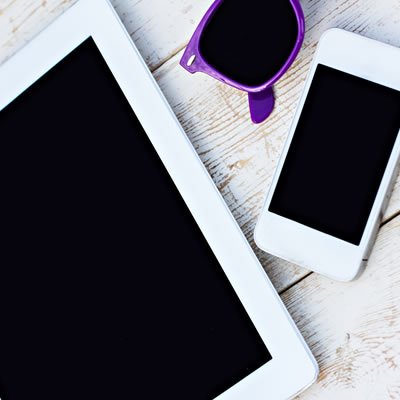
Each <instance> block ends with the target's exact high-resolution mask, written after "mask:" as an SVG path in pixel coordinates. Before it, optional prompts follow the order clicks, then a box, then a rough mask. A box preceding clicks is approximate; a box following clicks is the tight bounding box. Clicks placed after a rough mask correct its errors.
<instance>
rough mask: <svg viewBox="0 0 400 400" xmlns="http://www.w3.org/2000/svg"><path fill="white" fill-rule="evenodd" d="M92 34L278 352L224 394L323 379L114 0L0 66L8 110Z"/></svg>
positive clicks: (283, 394)
mask: <svg viewBox="0 0 400 400" xmlns="http://www.w3.org/2000/svg"><path fill="white" fill-rule="evenodd" d="M89 37H92V38H93V40H94V42H95V43H96V45H97V47H98V48H99V50H100V52H101V53H102V55H103V57H104V59H105V60H106V62H107V64H108V66H109V68H110V69H111V71H112V73H113V74H114V76H115V78H116V80H117V81H118V83H119V85H120V87H121V89H122V91H123V92H124V94H125V96H126V98H127V99H128V101H129V103H130V105H131V107H132V108H133V110H134V111H135V113H136V115H137V117H138V119H139V120H140V122H141V124H142V126H143V127H144V129H145V131H146V133H147V135H148V136H149V138H150V140H151V142H152V143H153V145H154V147H155V149H156V150H157V153H158V154H159V156H160V158H161V159H162V161H163V163H164V165H165V166H166V168H167V170H168V172H169V174H170V175H171V177H172V178H173V180H174V182H175V184H176V186H177V187H178V189H179V191H180V193H181V194H182V196H183V198H184V200H185V202H186V204H187V205H188V207H189V209H190V211H191V212H192V214H193V216H194V218H195V219H196V221H197V223H198V225H199V226H200V228H201V230H202V232H203V234H204V235H205V237H206V239H207V241H208V242H209V244H210V246H211V248H212V250H213V251H214V253H215V255H216V257H217V259H218V261H219V262H220V264H221V266H222V268H223V269H224V271H225V273H226V275H227V276H228V278H229V280H230V282H231V284H232V286H233V287H234V289H235V291H236V293H237V294H238V296H239V298H240V300H241V302H242V303H243V305H244V307H245V309H246V310H247V312H248V314H249V316H250V318H251V320H252V321H253V323H254V325H255V327H256V329H257V330H258V332H259V334H260V336H261V338H262V340H263V341H264V343H265V344H266V346H267V348H268V350H269V351H270V353H271V355H272V357H273V358H272V360H271V361H269V362H268V363H266V364H265V365H264V366H262V367H261V368H259V369H258V370H257V371H255V372H254V373H252V374H251V375H249V376H248V377H246V378H245V379H243V380H242V381H240V382H239V383H237V384H236V385H234V386H233V387H231V388H230V389H228V390H227V391H226V392H224V393H223V394H221V395H220V396H218V399H220V400H228V399H232V400H233V399H245V398H248V399H250V398H251V399H265V398H266V397H268V398H274V399H285V398H290V397H291V396H293V395H295V394H297V393H298V392H300V391H301V390H303V389H304V388H305V387H307V386H308V385H310V384H311V383H312V382H313V381H314V380H315V379H316V377H317V375H318V367H317V364H316V362H315V360H314V358H313V356H312V354H311V352H310V351H309V349H308V347H307V345H306V344H305V342H304V340H303V338H302V336H301V335H300V333H299V331H298V330H297V328H296V326H295V325H294V323H293V321H292V319H291V317H290V316H289V314H288V312H287V310H286V309H285V307H284V305H283V304H282V302H281V299H280V297H279V296H278V294H277V293H276V291H275V289H274V288H273V286H272V284H271V282H270V281H269V279H268V278H267V276H266V274H265V272H264V271H263V269H262V267H261V265H260V264H259V262H258V260H257V258H256V257H255V255H254V253H253V251H252V249H251V248H250V246H249V244H248V243H247V241H246V239H245V237H244V235H243V234H242V232H241V230H240V229H239V227H238V225H237V223H236V221H235V220H234V218H233V216H232V214H231V213H230V211H229V209H228V208H227V206H226V204H225V202H224V201H223V199H222V197H221V195H220V193H219V191H218V190H217V188H216V187H215V185H214V183H213V181H212V179H211V178H210V176H209V174H208V172H207V170H206V169H205V168H204V166H203V164H202V162H201V161H200V158H199V157H198V155H197V153H196V152H195V150H194V149H193V147H192V145H191V143H190V141H189V140H188V138H187V136H186V135H185V133H184V131H183V130H182V128H181V126H180V124H179V122H178V121H177V119H176V117H175V115H174V113H173V112H172V110H171V108H170V106H169V105H168V103H167V101H166V100H165V98H164V96H163V95H162V93H161V91H160V89H159V87H158V86H157V84H156V82H155V80H154V79H153V77H152V75H151V73H150V72H149V70H148V68H147V66H146V65H145V63H144V61H143V59H142V57H141V56H140V54H139V52H138V51H137V49H136V47H135V46H134V44H133V42H132V40H131V38H130V37H129V35H128V33H127V32H126V30H125V28H124V27H123V25H122V23H121V21H120V20H119V18H118V16H117V15H116V13H115V11H114V9H113V8H112V6H111V5H110V3H109V2H108V1H107V0H80V1H79V2H78V3H76V4H75V5H73V6H72V7H71V8H70V9H68V10H67V11H66V12H65V13H64V14H63V15H62V16H60V17H59V18H58V19H57V20H56V21H55V22H53V23H52V24H51V25H50V26H49V27H48V28H47V29H46V30H45V31H43V32H42V33H40V34H39V35H38V36H37V37H36V38H35V39H34V40H32V41H31V42H30V43H28V44H27V45H26V46H25V47H24V48H23V49H22V50H21V51H19V52H18V53H17V54H16V55H15V56H13V57H12V58H11V59H10V60H8V61H7V62H6V63H5V64H3V65H2V66H1V67H0V87H1V91H0V110H2V109H3V108H4V107H5V106H6V105H7V104H9V103H10V102H11V101H12V100H14V99H15V98H16V97H17V96H18V95H19V94H21V93H22V92H23V91H24V90H25V89H27V88H28V87H29V86H30V85H31V84H33V83H34V82H35V81H36V80H38V79H39V78H40V77H41V76H42V75H44V74H45V73H46V72H47V71H49V70H50V69H51V68H52V67H53V66H54V65H55V64H57V63H58V62H59V61H60V60H61V59H63V58H64V57H65V56H66V55H68V54H69V53H70V52H71V51H72V50H74V49H75V48H76V47H77V46H79V45H80V44H81V43H82V42H83V41H85V40H86V39H87V38H89ZM56 128H57V127H55V134H56V132H57V131H56ZM32 134H33V135H34V132H32ZM132 156H134V149H132ZM133 179H134V178H133ZM154 240H155V241H157V240H162V238H154ZM194 390H195V389H194Z"/></svg>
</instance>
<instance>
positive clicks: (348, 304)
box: [0, 0, 400, 400]
mask: <svg viewBox="0 0 400 400" xmlns="http://www.w3.org/2000/svg"><path fill="white" fill-rule="evenodd" d="M75 1H76V0H47V1H43V0H0V62H1V61H4V60H5V59H6V58H7V57H9V56H11V55H12V53H14V52H15V51H16V50H17V49H18V48H20V47H21V46H23V44H24V43H26V41H28V40H30V39H31V38H32V37H33V36H34V35H35V34H37V33H38V32H39V31H40V30H41V29H43V28H44V27H45V26H46V25H48V24H49V23H50V22H51V21H52V20H54V18H56V17H57V16H58V15H59V14H61V13H62V12H63V11H64V10H65V9H66V8H67V7H69V6H70V5H71V4H73V3H74V2H75ZM300 1H301V4H302V6H303V9H304V13H305V16H306V25H307V32H306V37H305V42H304V45H303V48H302V50H301V52H300V54H299V56H298V58H297V60H296V61H295V63H294V64H293V66H292V68H291V69H290V70H289V71H288V72H287V73H286V75H285V76H284V77H283V79H281V81H280V82H279V83H278V85H277V86H276V96H277V103H276V108H275V110H274V112H273V114H272V116H271V117H270V118H269V120H268V121H267V122H266V123H264V124H262V125H260V126H255V125H253V124H251V122H250V119H249V116H248V110H247V99H246V96H245V95H244V94H243V93H240V92H238V91H236V90H234V89H232V88H229V87H227V86H225V85H222V84H220V83H217V82H216V81H214V80H212V79H211V78H209V77H207V76H202V75H190V74H188V73H187V72H185V71H184V70H183V69H182V68H180V67H179V66H178V61H179V59H180V56H181V55H182V49H183V48H184V46H185V45H186V43H187V41H188V40H189V38H190V35H191V34H192V32H193V30H194V29H195V26H196V25H197V23H198V22H199V21H200V18H201V16H202V15H203V13H204V12H205V11H206V9H207V8H208V6H209V5H210V4H211V3H212V0H112V3H113V5H114V6H115V9H116V11H117V13H118V14H119V15H120V17H121V19H122V20H123V22H124V24H125V26H126V27H127V30H128V32H129V33H130V34H131V36H132V37H133V39H134V41H135V43H136V44H137V46H138V47H139V49H140V51H141V53H142V55H143V56H144V58H145V60H146V62H147V63H148V65H149V67H150V68H151V69H152V70H153V71H154V74H155V77H156V79H157V80H158V81H159V83H160V85H161V87H162V89H163V91H164V93H165V94H166V96H167V98H168V100H169V101H170V103H171V105H172V106H173V109H174V111H175V113H176V114H177V116H178V118H179V119H180V121H181V123H182V125H183V126H184V128H185V130H186V132H187V134H188V136H189V137H190V139H191V141H192V143H193V144H194V146H195V148H196V150H197V151H198V152H199V154H200V156H201V158H202V160H203V161H204V163H205V164H206V166H207V168H208V170H209V172H210V173H211V175H212V177H213V179H214V181H215V182H216V184H217V185H218V187H219V189H220V191H221V192H222V194H223V196H224V198H225V200H226V202H227V203H228V205H229V207H230V209H231V210H232V212H233V214H234V215H235V217H236V219H237V220H238V222H239V224H240V226H241V228H242V229H243V231H244V232H245V234H246V235H247V237H248V238H249V240H250V242H251V243H252V232H253V230H254V225H255V222H256V219H257V216H258V214H259V212H260V210H261V208H262V205H263V201H264V198H265V193H266V190H267V188H268V186H269V183H270V181H271V179H272V175H273V172H274V168H275V166H276V164H277V161H278V158H279V155H280V151H281V148H282V146H283V142H284V140H285V138H286V135H287V133H288V129H289V125H290V123H291V119H292V117H293V113H294V110H295V108H296V105H297V101H298V98H299V95H300V93H301V90H302V87H303V83H304V80H305V77H306V74H307V71H308V66H309V64H310V62H311V59H312V56H313V53H314V50H315V46H316V44H317V42H318V40H319V37H320V36H321V34H322V33H323V32H324V31H325V30H326V29H328V28H331V27H339V28H344V29H347V30H350V31H354V32H358V33H361V34H363V35H365V36H368V37H371V38H373V39H377V40H381V41H383V42H386V43H389V44H392V45H395V46H398V47H400V0H379V1H377V0H300ZM399 213H400V179H398V180H397V183H396V186H395V189H394V191H393V195H392V199H391V202H390V204H389V207H388V209H387V212H386V214H385V221H387V220H390V219H391V218H392V217H393V216H395V215H397V214H399ZM399 232H400V217H399V216H398V217H397V218H395V219H394V220H392V221H391V222H389V223H388V224H386V225H385V226H384V227H383V228H382V231H381V233H380V236H379V239H378V242H377V244H376V246H375V249H374V252H373V255H372V258H371V260H370V263H369V267H368V268H367V271H366V273H365V274H364V275H363V276H362V277H361V278H360V280H359V281H357V282H355V283H351V284H338V283H334V282H331V281H329V280H327V279H324V278H322V277H319V276H317V275H315V274H311V275H309V276H307V275H308V274H309V272H308V271H306V270H304V269H302V268H299V267H297V266H295V265H292V264H290V263H287V262H284V261H282V260H279V259H277V258H275V257H272V256H269V255H267V254H265V253H263V252H261V251H258V250H256V252H257V254H258V256H259V258H260V259H261V261H262V263H263V265H264V267H265V269H266V271H267V272H268V274H269V276H270V277H271V279H272V280H273V282H274V284H275V286H276V287H277V289H278V290H279V291H281V292H282V291H285V289H286V288H288V287H290V289H289V290H287V291H286V292H285V293H284V294H283V298H284V300H285V302H286V304H287V305H288V307H289V309H290V311H291V313H292V315H293V316H294V318H295V320H296V321H297V323H298V324H299V327H300V329H301V330H302V332H303V334H304V335H305V337H306V340H307V341H308V343H309V344H310V345H311V346H312V349H313V351H314V354H315V355H316V356H317V358H318V360H319V362H320V365H321V368H322V374H321V377H320V380H319V381H318V383H317V384H316V385H314V386H313V387H312V388H311V389H310V390H309V391H307V392H306V393H305V394H304V395H303V396H301V398H302V399H303V398H304V399H321V400H324V399H337V398H342V399H352V400H353V399H391V398H393V399H398V398H400V387H399V383H400V364H399V363H400V357H399V353H400V342H399V339H398V338H399V337H400V326H399V324H400V322H399V318H400V292H399V290H398V287H400V285H399V284H400V277H399V271H400V241H399ZM252 244H253V243H252ZM305 276H307V277H306V278H305V279H304V280H302V281H301V282H300V283H297V284H296V282H297V281H298V280H299V279H301V278H304V277H305ZM347 334H349V335H347ZM396 382H397V383H396Z"/></svg>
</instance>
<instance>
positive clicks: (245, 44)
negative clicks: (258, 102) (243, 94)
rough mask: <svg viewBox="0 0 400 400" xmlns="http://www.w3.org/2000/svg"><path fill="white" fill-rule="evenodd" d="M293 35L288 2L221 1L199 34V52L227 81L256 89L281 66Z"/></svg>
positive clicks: (295, 27) (294, 25) (292, 16)
mask: <svg viewBox="0 0 400 400" xmlns="http://www.w3.org/2000/svg"><path fill="white" fill-rule="evenodd" d="M297 36H298V24H297V19H296V14H295V11H294V9H293V7H292V5H291V3H290V1H289V0H224V1H223V2H222V4H221V5H220V6H219V7H218V9H217V10H216V11H215V13H214V15H213V16H212V17H211V19H210V21H209V23H208V24H207V26H206V27H205V29H204V31H203V34H202V36H201V38H200V52H201V54H202V56H203V57H204V59H205V60H206V61H207V62H208V63H209V64H210V65H211V66H212V67H213V68H215V69H216V70H218V71H219V72H220V73H222V74H224V75H226V76H227V77H229V78H230V79H233V80H234V81H236V82H238V83H241V84H244V85H248V86H259V85H261V84H263V83H265V82H267V81H268V80H269V79H271V78H272V77H273V76H275V75H276V74H277V73H278V72H279V70H280V69H281V68H282V67H283V65H284V64H285V62H286V61H287V59H288V58H289V56H290V54H291V53H292V51H293V49H294V47H295V44H296V40H297Z"/></svg>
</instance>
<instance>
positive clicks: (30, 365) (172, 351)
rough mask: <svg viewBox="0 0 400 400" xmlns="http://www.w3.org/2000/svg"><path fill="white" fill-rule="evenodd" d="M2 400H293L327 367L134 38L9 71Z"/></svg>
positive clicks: (76, 19)
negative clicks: (308, 341) (315, 356)
mask: <svg viewBox="0 0 400 400" xmlns="http://www.w3.org/2000/svg"><path fill="white" fill-rule="evenodd" d="M0 87H1V88H2V90H1V92H0V110H1V111H0V163H1V169H0V181H1V185H2V202H1V208H0V213H1V216H0V219H1V224H0V235H1V247H2V248H1V251H0V265H1V268H0V285H1V290H0V304H1V318H2V320H1V329H0V354H1V357H0V397H1V399H2V400H20V399H21V400H22V399H23V400H26V399H28V398H34V399H39V398H40V399H71V398H74V399H85V400H86V399H134V398H138V399H161V398H164V399H172V398H173V399H214V398H218V399H265V398H270V399H284V398H289V397H291V396H293V395H294V394H296V393H298V392H299V391H301V390H302V389H304V388H305V387H306V386H308V385H309V384H311V383H312V382H313V381H314V380H315V378H316V375H317V365H316V363H315V360H314V359H313V357H312V355H311V353H310V351H309V349H308V348H307V346H306V344H305V343H304V341H303V339H302V337H301V335H300V334H299V332H298V330H297V329H296V327H295V325H294V323H293V321H292V320H291V318H290V316H289V314H288V313H287V311H286V309H285V308H284V306H283V304H282V302H281V301H280V298H279V296H278V295H277V293H276V292H275V290H274V289H273V287H272V285H271V283H270V281H269V280H268V278H267V276H266V275H265V272H264V271H263V269H262V267H261V266H260V264H259V262H258V261H257V259H256V257H255V255H254V253H253V252H252V250H251V248H250V246H249V245H248V243H247V241H246V239H245V238H244V236H243V234H242V233H241V231H240V229H239V227H238V226H237V224H236V222H235V220H234V218H233V217H232V215H231V213H230V212H229V210H228V208H227V206H226V205H225V203H224V201H223V199H222V197H221V195H220V194H219V192H218V190H217V189H216V187H215V186H214V184H213V181H212V180H211V178H210V176H209V175H208V173H207V171H206V169H205V168H204V166H203V165H202V163H201V161H200V159H199V157H198V156H197V154H196V152H195V151H194V149H193V147H192V146H191V143H190V141H189V140H188V139H187V137H186V135H185V133H184V132H183V130H182V128H181V127H180V125H179V123H178V121H177V119H176V118H175V116H174V114H173V112H172V111H171V109H170V107H169V106H168V104H167V102H166V100H165V98H164V97H163V95H162V94H161V91H160V89H159V88H158V86H157V84H156V83H155V81H154V79H153V78H152V75H151V74H150V72H149V71H148V69H147V67H146V65H145V63H144V61H143V60H142V58H141V57H140V55H139V53H138V51H137V50H136V48H135V46H134V44H133V43H132V41H131V39H130V37H129V35H128V34H127V32H126V31H125V29H124V27H123V25H122V24H121V22H120V20H119V19H118V17H117V15H116V14H115V12H114V10H113V8H112V6H111V5H110V4H109V3H108V2H107V1H106V0H81V1H79V2H78V3H77V4H75V5H74V6H72V7H71V8H70V9H69V10H68V11H67V12H65V13H64V14H63V15H62V16H61V17H60V18H59V19H58V20H57V21H56V22H54V23H53V24H52V25H50V26H49V27H48V28H47V29H46V30H45V31H44V32H42V33H41V34H40V35H38V36H37V37H36V38H35V39H34V40H33V41H32V42H30V43H29V44H28V45H27V46H25V47H24V48H23V49H22V50H21V51H20V52H19V53H17V54H16V55H15V56H14V57H13V58H12V59H10V60H9V61H7V62H6V63H5V64H4V65H2V66H1V67H0Z"/></svg>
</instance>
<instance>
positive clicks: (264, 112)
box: [180, 0, 305, 123]
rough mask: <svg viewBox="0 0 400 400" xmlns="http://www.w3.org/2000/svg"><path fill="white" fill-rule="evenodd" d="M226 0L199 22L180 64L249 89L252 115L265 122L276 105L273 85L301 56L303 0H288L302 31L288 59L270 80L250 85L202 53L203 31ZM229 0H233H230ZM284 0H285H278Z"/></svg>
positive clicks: (193, 71) (240, 88) (214, 7)
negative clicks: (238, 80)
mask: <svg viewBox="0 0 400 400" xmlns="http://www.w3.org/2000/svg"><path fill="white" fill-rule="evenodd" d="M223 1H224V0H215V1H214V3H213V4H212V5H211V7H210V8H209V9H208V10H207V12H206V13H205V15H204V16H203V18H202V20H201V21H200V23H199V25H198V26H197V28H196V30H195V32H194V34H193V36H192V38H191V39H190V41H189V43H188V45H187V47H186V50H185V52H184V54H183V56H182V59H181V61H180V65H181V66H182V67H183V68H185V69H186V70H187V71H188V72H190V73H192V74H194V73H196V72H203V73H205V74H207V75H209V76H212V77H213V78H215V79H217V80H219V81H220V82H223V83H226V84H227V85H229V86H232V87H234V88H236V89H239V90H242V91H244V92H247V93H248V96H249V106H250V115H251V119H252V121H253V122H254V123H260V122H263V121H264V120H265V119H266V118H268V116H269V115H270V114H271V112H272V110H273V108H274V93H273V89H272V86H273V85H274V84H275V83H276V82H277V81H278V80H279V79H280V78H281V77H282V75H283V74H284V73H285V72H286V71H287V70H288V69H289V67H290V66H291V65H292V64H293V61H294V60H295V58H296V57H297V55H298V53H299V51H300V49H301V46H302V44H303V41H304V35H305V21H304V14H303V10H302V8H301V5H300V2H299V0H288V1H289V2H290V3H291V5H292V7H293V10H294V12H295V15H296V20H297V25H298V33H297V39H296V43H295V46H294V48H293V50H292V52H291V54H290V56H289V58H288V59H287V60H286V62H285V63H284V65H283V66H282V68H281V69H280V70H279V71H278V72H277V73H276V74H275V75H274V76H273V77H272V78H270V79H269V80H268V81H266V82H265V83H263V84H261V85H258V86H248V85H245V84H242V83H239V82H236V81H235V80H233V79H231V78H229V76H226V75H224V74H223V73H221V72H219V71H218V70H216V69H215V68H213V67H212V66H211V65H210V64H209V63H208V62H207V61H206V60H205V59H204V57H203V56H202V54H201V52H200V39H201V35H202V34H203V31H204V29H205V27H206V26H207V24H208V22H209V21H210V20H211V18H212V17H213V15H214V13H215V11H216V10H217V9H218V8H219V6H220V5H221V4H222V3H223ZM227 1H229V0H227ZM277 1H283V0H277Z"/></svg>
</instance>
